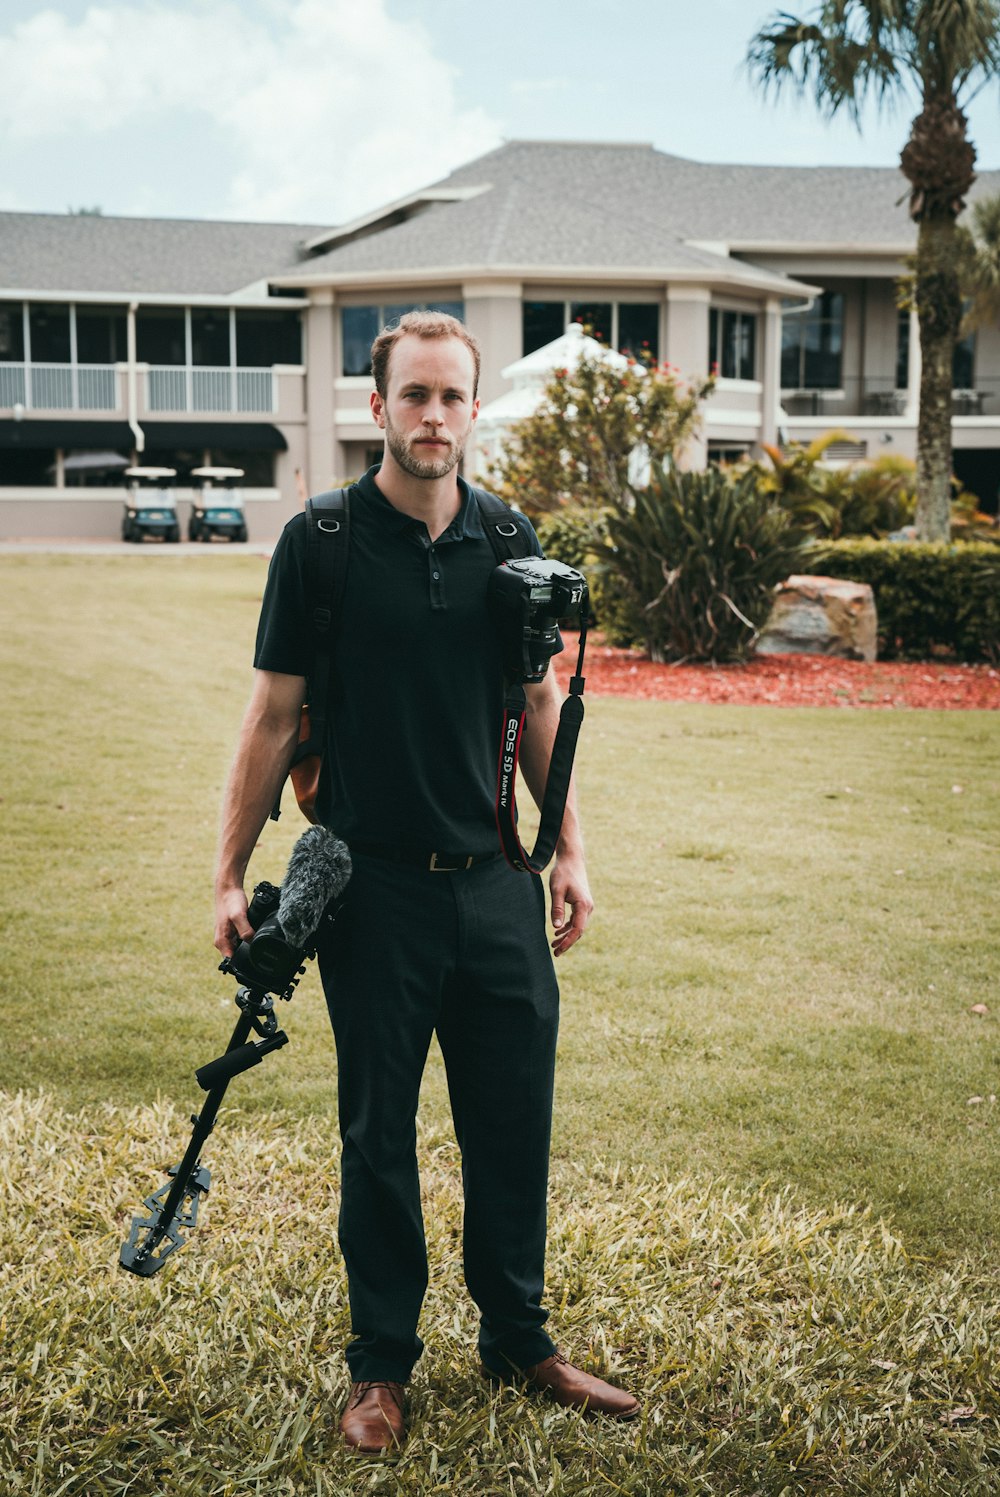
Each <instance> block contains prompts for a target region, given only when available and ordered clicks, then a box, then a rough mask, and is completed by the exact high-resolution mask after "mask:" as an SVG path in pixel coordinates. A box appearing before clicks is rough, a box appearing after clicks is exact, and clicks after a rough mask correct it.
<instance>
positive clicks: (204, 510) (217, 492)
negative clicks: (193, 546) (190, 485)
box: [188, 468, 247, 541]
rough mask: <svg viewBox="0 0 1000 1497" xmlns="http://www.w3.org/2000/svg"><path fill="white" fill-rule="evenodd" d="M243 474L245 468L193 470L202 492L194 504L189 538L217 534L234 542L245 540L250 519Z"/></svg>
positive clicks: (189, 522)
mask: <svg viewBox="0 0 1000 1497" xmlns="http://www.w3.org/2000/svg"><path fill="white" fill-rule="evenodd" d="M243 473H244V470H243V469H242V468H192V469H191V477H192V479H194V480H196V481H197V482H198V483H199V484H200V492H199V494H198V497H197V498H196V499H195V501H194V503H193V504H192V506H191V518H190V519H189V520H188V540H189V541H210V540H211V539H212V537H213V536H216V535H220V536H224V537H225V538H226V539H228V540H231V541H245V540H246V538H247V518H246V515H245V514H244V512H243V495H242V493H241V492H240V489H239V484H240V481H241V479H242V478H243Z"/></svg>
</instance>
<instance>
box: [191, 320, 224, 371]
mask: <svg viewBox="0 0 1000 1497" xmlns="http://www.w3.org/2000/svg"><path fill="white" fill-rule="evenodd" d="M191 363H192V364H194V365H196V366H199V367H201V368H202V369H225V368H228V367H229V311H228V308H226V309H223V308H219V309H215V308H210V309H209V310H207V311H206V310H202V309H200V308H192V310H191Z"/></svg>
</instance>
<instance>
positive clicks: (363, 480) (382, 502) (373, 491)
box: [358, 463, 483, 542]
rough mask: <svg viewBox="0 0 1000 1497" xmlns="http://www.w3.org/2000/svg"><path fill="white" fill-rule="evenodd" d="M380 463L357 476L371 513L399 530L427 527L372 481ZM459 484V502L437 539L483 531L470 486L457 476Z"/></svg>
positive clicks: (459, 537) (477, 535)
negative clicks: (398, 505)
mask: <svg viewBox="0 0 1000 1497" xmlns="http://www.w3.org/2000/svg"><path fill="white" fill-rule="evenodd" d="M380 467H381V464H380V463H376V464H375V466H374V467H372V468H369V469H368V471H367V473H364V474H362V476H361V477H360V478H359V479H358V492H359V493H360V494H361V496H362V498H364V499H365V500H367V502H368V503H370V504H371V505H372V506H373V510H374V513H375V514H376V515H377V516H378V519H379V521H380V523H381V524H383V525H388V526H389V527H391V528H392V529H394V530H398V531H403V530H407V529H412V528H415V529H417V530H426V526H425V525H424V522H423V521H422V520H415V519H414V518H413V516H412V515H404V513H403V511H402V510H401V509H397V508H396V506H395V505H394V504H390V503H389V501H388V499H387V498H386V497H385V495H384V494H383V492H382V490H381V489H380V488H379V486H378V484H377V483H376V482H375V474H376V473H377V472H378V471H379V468H380ZM458 488H459V493H460V494H461V496H462V503H461V506H460V508H459V511H458V514H457V515H456V516H455V518H454V519H453V520H452V522H451V524H450V525H449V526H448V527H447V529H446V530H444V531H442V533H441V535H439V536H438V541H439V542H440V541H443V540H449V541H462V540H465V538H466V536H471V537H472V538H473V539H478V538H480V537H481V536H482V534H483V529H482V526H481V524H480V523H479V506H478V505H477V504H476V501H475V499H474V498H473V496H472V489H471V488H470V487H469V485H468V484H467V483H466V481H465V479H464V478H459V480H458Z"/></svg>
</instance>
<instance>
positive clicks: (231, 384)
mask: <svg viewBox="0 0 1000 1497" xmlns="http://www.w3.org/2000/svg"><path fill="white" fill-rule="evenodd" d="M998 190H1000V173H997V172H987V173H982V174H981V175H980V178H979V181H978V182H977V184H976V187H975V189H974V191H975V193H977V194H978V193H992V192H996V191H998ZM905 196H906V184H905V182H904V180H903V178H902V176H901V174H900V173H899V172H898V171H895V170H892V169H889V168H871V169H867V168H828V167H815V168H808V167H754V166H726V165H704V164H701V163H698V162H693V161H687V160H684V159H681V158H679V157H675V156H669V155H666V154H664V153H663V152H660V151H657V150H654V148H653V147H652V146H648V145H613V144H609V145H600V144H573V143H545V142H531V141H515V142H511V143H509V144H507V145H504V146H501V147H500V148H498V149H497V150H496V151H493V152H490V153H489V154H487V155H485V156H482V157H480V158H478V159H477V160H475V161H471V162H469V163H468V164H467V165H465V166H463V167H461V168H459V169H458V170H457V171H455V172H452V173H451V175H450V176H448V177H446V178H445V179H444V180H443V181H441V182H439V183H437V184H435V185H434V186H432V187H429V188H425V189H423V190H421V191H419V192H414V193H413V194H411V195H410V196H408V197H406V198H402V199H400V200H398V201H397V202H394V203H389V204H387V205H386V206H385V207H384V208H381V209H379V210H378V211H377V212H373V213H370V214H367V215H365V216H364V217H362V218H359V219H356V220H354V221H353V222H351V223H348V224H343V225H341V226H340V227H337V228H329V227H323V226H319V225H306V224H299V225H296V224H291V225H282V224H234V223H214V222H188V221H176V220H145V219H114V218H104V217H99V216H89V215H84V216H74V215H67V216H57V215H43V214H14V213H10V214H0V529H2V531H3V533H5V534H7V535H16V536H29V535H31V536H44V535H53V534H60V535H83V536H87V535H108V536H113V535H115V534H117V526H118V522H119V516H120V510H121V490H120V487H118V486H116V485H115V484H114V482H112V481H110V479H111V475H110V474H109V473H108V472H106V471H103V470H102V469H101V466H100V462H101V459H100V457H99V456H98V454H100V453H107V454H111V455H117V456H118V459H119V462H120V459H121V458H122V457H127V458H129V459H132V460H134V459H135V458H136V457H137V456H140V455H141V459H142V461H144V462H155V463H159V464H163V465H167V466H172V467H176V468H177V469H178V473H179V480H178V482H179V484H180V485H181V488H180V498H181V499H182V501H183V499H184V496H185V489H184V487H183V485H184V480H185V477H186V475H187V473H189V471H190V469H191V468H192V467H196V466H198V465H200V464H201V463H204V462H206V461H214V462H216V463H220V462H221V463H227V464H232V465H235V466H239V467H243V468H245V469H246V472H247V480H246V481H247V486H248V488H247V497H248V504H247V509H248V516H249V521H250V530H251V535H252V536H253V537H256V538H258V539H266V538H269V537H271V536H273V535H276V534H277V533H278V531H279V530H280V528H281V525H282V524H283V523H284V521H285V520H286V519H287V518H288V516H289V515H290V514H292V513H293V512H294V511H295V510H296V509H297V508H299V507H300V506H301V503H302V498H303V495H304V494H305V493H306V492H307V491H309V490H313V491H315V490H319V489H322V488H325V487H328V486H329V485H330V484H332V483H334V482H336V481H338V480H341V479H344V478H346V477H349V476H353V475H356V474H357V473H359V472H360V471H362V470H363V468H364V467H365V466H366V465H367V464H368V463H369V462H370V461H372V460H373V458H374V457H375V455H376V454H377V452H378V451H379V450H380V443H379V441H378V439H377V435H376V431H375V428H374V426H373V424H372V421H371V417H370V414H369V410H368V395H369V392H370V389H371V381H370V376H369V371H368V348H369V346H370V343H371V340H372V338H373V337H374V335H375V333H376V332H377V331H378V329H379V327H380V326H382V325H383V324H384V323H385V322H387V321H389V320H390V319H392V318H393V317H396V316H399V315H400V314H401V313H402V312H404V311H406V310H408V309H409V308H411V307H418V306H434V307H441V308H444V309H446V310H448V311H451V312H454V313H455V314H456V315H458V316H461V317H463V318H464V319H465V321H466V322H467V323H468V325H469V326H470V327H471V328H472V330H473V331H474V332H475V333H476V335H477V337H478V338H479V339H480V341H481V343H482V345H483V353H484V380H483V386H482V389H481V392H480V393H481V395H482V398H483V400H484V401H496V400H497V399H498V398H499V397H500V396H502V395H503V394H504V393H505V389H506V388H507V387H506V386H505V384H504V380H503V377H502V371H503V370H504V369H505V368H507V367H508V366H510V365H512V364H516V363H518V361H520V360H521V359H522V358H523V357H524V356H525V355H526V354H530V353H532V352H533V351H534V350H535V349H538V348H540V347H542V346H543V345H545V344H547V343H549V342H551V341H552V340H553V339H554V338H556V337H558V336H559V335H560V334H562V333H563V332H564V331H565V329H566V327H567V325H568V324H570V323H572V322H574V321H578V320H580V321H583V322H585V323H587V324H588V325H589V326H591V327H592V328H593V329H594V330H595V331H596V332H597V333H599V334H600V335H601V337H602V339H603V340H604V341H605V342H606V343H607V344H608V345H609V346H610V347H612V348H615V349H626V350H631V351H633V352H637V353H638V352H639V351H641V350H643V349H645V350H648V351H649V352H650V353H651V354H653V355H654V356H655V357H657V358H661V359H666V360H669V362H670V363H671V364H673V365H675V366H676V367H677V368H678V369H679V370H680V371H681V372H682V373H685V374H689V375H692V376H694V375H703V374H706V373H708V372H709V370H710V368H711V367H712V366H716V367H717V370H718V375H719V378H718V384H717V386H716V389H715V391H714V393H713V395H712V397H711V398H710V400H709V401H708V402H707V403H706V408H705V413H704V423H703V428H702V435H701V447H700V450H699V451H698V452H696V453H695V454H694V460H695V461H704V460H707V459H712V458H715V457H723V456H732V455H735V454H737V453H743V452H747V451H752V450H754V449H756V448H757V447H758V446H759V444H760V443H762V442H772V443H773V442H775V441H778V440H790V439H796V438H806V439H809V438H812V437H813V436H815V435H817V434H819V433H820V432H822V431H827V430H829V429H830V428H831V427H840V428H842V429H844V431H845V432H847V433H848V434H849V437H850V440H849V441H848V440H846V439H845V441H844V442H843V443H842V444H840V445H839V446H838V447H837V448H835V449H833V455H834V456H840V457H843V458H852V457H854V458H863V457H866V456H875V455H877V454H878V453H880V452H884V451H891V452H899V453H902V454H905V455H907V456H913V455H914V453H915V448H916V403H917V402H916V396H917V388H918V383H919V347H918V340H917V336H916V327H915V320H914V318H913V317H912V315H911V314H910V313H906V312H900V311H899V310H898V308H897V305H896V280H897V278H898V276H899V275H900V273H901V272H902V271H903V269H904V266H905V258H906V256H907V255H908V254H910V253H911V252H912V250H913V248H914V245H915V228H914V226H913V224H912V223H911V222H910V220H909V218H908V215H907V212H906V206H905ZM954 443H955V452H956V458H955V464H956V471H957V472H958V473H959V475H960V476H961V477H962V478H963V480H964V481H965V482H966V484H967V485H968V486H969V487H970V488H972V489H973V490H974V491H975V492H976V493H978V494H979V495H980V497H981V499H982V500H983V501H984V502H985V503H986V505H987V507H989V508H991V509H995V508H996V494H997V488H998V484H1000V329H997V328H992V327H991V328H988V329H984V330H981V331H980V332H979V333H978V334H976V335H975V336H974V337H973V338H970V339H968V340H967V341H966V342H965V343H964V344H963V345H962V346H961V347H960V349H959V350H958V353H957V355H956V361H955V416H954ZM466 466H467V468H468V469H469V471H470V473H471V472H474V471H475V468H476V453H475V452H474V451H472V452H470V453H469V455H468V459H467V464H466Z"/></svg>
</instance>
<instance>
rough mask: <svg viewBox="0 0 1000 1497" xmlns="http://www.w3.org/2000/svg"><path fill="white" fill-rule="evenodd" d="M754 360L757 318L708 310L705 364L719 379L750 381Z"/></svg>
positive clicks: (753, 373) (754, 370) (719, 308)
mask: <svg viewBox="0 0 1000 1497" xmlns="http://www.w3.org/2000/svg"><path fill="white" fill-rule="evenodd" d="M756 361H757V317H756V315H755V314H754V313H753V312H729V311H726V310H724V309H723V308H721V307H712V308H711V309H710V311H709V314H708V364H709V368H710V369H711V368H715V369H716V370H717V372H718V373H719V375H720V376H721V377H722V379H753V378H754V377H755V372H756Z"/></svg>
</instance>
